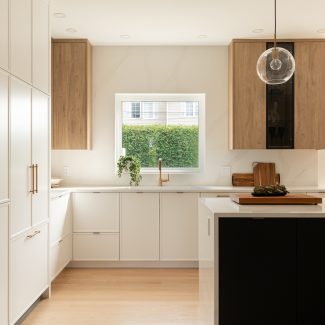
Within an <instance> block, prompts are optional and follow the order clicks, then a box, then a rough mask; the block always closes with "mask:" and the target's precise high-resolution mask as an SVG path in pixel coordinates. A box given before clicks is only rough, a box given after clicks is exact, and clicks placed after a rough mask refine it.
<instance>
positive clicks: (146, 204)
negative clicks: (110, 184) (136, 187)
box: [120, 193, 159, 261]
mask: <svg viewBox="0 0 325 325" xmlns="http://www.w3.org/2000/svg"><path fill="white" fill-rule="evenodd" d="M120 257H121V260H127V261H148V260H149V261H157V260H159V194H158V193H122V194H121V233H120Z"/></svg>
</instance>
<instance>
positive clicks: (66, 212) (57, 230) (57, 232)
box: [50, 195, 72, 244]
mask: <svg viewBox="0 0 325 325" xmlns="http://www.w3.org/2000/svg"><path fill="white" fill-rule="evenodd" d="M50 213H51V214H50V242H51V244H54V243H57V242H58V241H59V240H61V239H62V238H63V237H65V236H66V235H68V234H71V232H72V217H71V212H70V207H69V195H63V196H61V197H58V198H55V199H52V200H51V206H50Z"/></svg>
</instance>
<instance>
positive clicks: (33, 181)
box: [29, 164, 35, 194]
mask: <svg viewBox="0 0 325 325" xmlns="http://www.w3.org/2000/svg"><path fill="white" fill-rule="evenodd" d="M29 168H30V169H31V170H32V189H31V190H30V191H29V192H30V193H32V194H34V193H35V169H34V164H33V165H31V166H29Z"/></svg>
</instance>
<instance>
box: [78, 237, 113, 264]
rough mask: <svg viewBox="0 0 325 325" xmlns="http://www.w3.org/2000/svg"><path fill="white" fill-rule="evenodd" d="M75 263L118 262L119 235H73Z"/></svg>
mask: <svg viewBox="0 0 325 325" xmlns="http://www.w3.org/2000/svg"><path fill="white" fill-rule="evenodd" d="M73 260H74V261H118V260H119V234H105V233H98V234H97V233H89V234H73Z"/></svg>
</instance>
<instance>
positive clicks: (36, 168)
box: [35, 164, 38, 193]
mask: <svg viewBox="0 0 325 325" xmlns="http://www.w3.org/2000/svg"><path fill="white" fill-rule="evenodd" d="M35 171H36V172H35V175H36V182H35V183H36V189H35V193H38V164H36V165H35Z"/></svg>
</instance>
